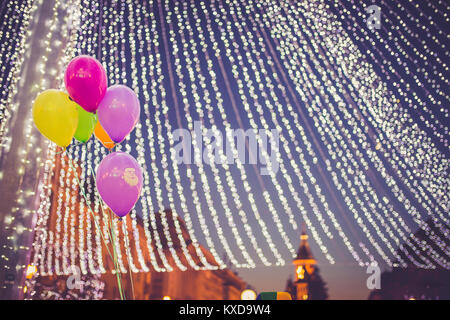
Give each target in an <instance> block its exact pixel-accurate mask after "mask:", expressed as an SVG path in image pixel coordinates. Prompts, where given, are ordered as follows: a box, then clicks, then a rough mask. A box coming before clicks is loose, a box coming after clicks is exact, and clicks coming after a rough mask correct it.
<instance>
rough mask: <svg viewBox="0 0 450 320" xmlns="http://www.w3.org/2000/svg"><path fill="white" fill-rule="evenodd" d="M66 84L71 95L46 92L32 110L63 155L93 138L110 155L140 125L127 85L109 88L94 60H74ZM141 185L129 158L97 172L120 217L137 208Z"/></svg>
mask: <svg viewBox="0 0 450 320" xmlns="http://www.w3.org/2000/svg"><path fill="white" fill-rule="evenodd" d="M64 83H65V87H66V90H67V93H66V92H64V91H60V90H54V89H50V90H46V91H44V92H42V93H40V94H39V95H38V97H37V98H36V100H35V102H34V105H33V120H34V122H35V124H36V127H37V128H38V130H39V131H40V132H41V133H42V134H43V135H44V136H45V137H47V138H48V139H49V140H51V141H53V142H55V143H56V144H57V145H58V146H60V147H62V148H64V150H65V149H66V148H67V147H68V146H69V145H70V144H71V142H72V139H73V138H75V139H76V140H77V141H79V143H82V144H85V143H86V142H87V141H88V140H89V139H90V137H91V136H92V133H94V135H95V136H96V138H97V139H98V140H100V142H101V143H102V144H103V145H104V146H105V147H106V148H107V149H108V150H109V151H111V150H112V149H113V148H114V147H115V146H116V144H118V143H120V142H122V141H123V140H124V139H125V138H126V136H127V135H128V134H129V133H130V132H131V131H132V130H133V129H134V127H135V126H136V124H137V122H138V121H139V116H140V105H139V100H138V98H137V96H136V94H135V93H134V91H133V90H131V89H130V88H128V87H127V86H124V85H113V86H110V87H109V88H108V87H107V86H108V84H107V76H106V72H105V69H104V68H103V66H102V65H101V63H100V62H99V61H98V60H96V59H95V58H93V57H90V56H86V55H82V56H78V57H75V58H74V59H72V61H70V63H69V64H68V66H67V68H66V71H65V75H64ZM142 182H143V177H142V170H141V168H140V166H139V164H138V163H137V161H136V160H135V159H134V158H133V157H132V156H131V155H129V154H127V153H124V152H113V153H110V154H109V155H108V156H106V157H105V158H104V159H103V160H102V161H101V162H100V165H99V166H98V169H97V175H96V184H97V190H98V192H99V194H100V196H101V198H102V199H103V201H104V202H105V203H106V204H107V205H108V207H109V208H110V209H111V211H112V212H114V213H115V214H116V215H117V216H119V217H123V216H125V215H126V214H128V213H129V212H130V210H131V209H132V208H133V207H134V205H135V204H136V202H137V200H138V198H139V195H140V193H141V190H142Z"/></svg>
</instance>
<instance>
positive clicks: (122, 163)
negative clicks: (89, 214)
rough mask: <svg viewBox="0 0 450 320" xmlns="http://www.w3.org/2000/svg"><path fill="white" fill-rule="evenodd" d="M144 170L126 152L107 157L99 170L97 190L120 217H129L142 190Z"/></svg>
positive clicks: (111, 154) (114, 153)
mask: <svg viewBox="0 0 450 320" xmlns="http://www.w3.org/2000/svg"><path fill="white" fill-rule="evenodd" d="M142 182H143V177H142V170H141V167H140V166H139V164H138V163H137V161H136V160H135V159H134V158H133V157H132V156H130V155H129V154H128V153H125V152H113V153H110V154H109V155H107V156H106V157H105V158H104V159H103V160H102V161H101V162H100V165H99V166H98V169H97V177H96V183H97V190H98V192H99V193H100V196H101V197H102V199H103V201H104V202H105V203H106V204H107V205H108V207H109V208H110V209H111V210H112V211H113V212H114V213H115V214H116V215H117V216H119V217H123V216H125V215H127V214H128V213H129V212H130V211H131V209H132V208H133V207H134V205H135V204H136V202H137V200H138V199H139V195H140V194H141V190H142Z"/></svg>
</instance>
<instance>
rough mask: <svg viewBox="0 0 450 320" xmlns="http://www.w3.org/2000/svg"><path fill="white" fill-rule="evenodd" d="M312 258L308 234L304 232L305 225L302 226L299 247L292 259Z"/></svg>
mask: <svg viewBox="0 0 450 320" xmlns="http://www.w3.org/2000/svg"><path fill="white" fill-rule="evenodd" d="M310 259H314V257H313V254H312V252H311V249H310V248H309V243H308V235H307V234H306V228H305V225H303V227H302V235H301V236H300V247H299V248H298V251H297V256H296V257H295V259H294V260H310Z"/></svg>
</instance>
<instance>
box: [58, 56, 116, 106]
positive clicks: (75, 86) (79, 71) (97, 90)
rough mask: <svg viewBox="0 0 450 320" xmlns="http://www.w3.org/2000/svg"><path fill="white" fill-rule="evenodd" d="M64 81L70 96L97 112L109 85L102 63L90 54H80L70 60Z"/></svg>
mask: <svg viewBox="0 0 450 320" xmlns="http://www.w3.org/2000/svg"><path fill="white" fill-rule="evenodd" d="M64 83H65V85H66V89H67V92H68V93H69V96H70V97H71V98H72V99H73V101H75V102H76V103H78V104H79V105H80V106H81V107H82V108H83V109H84V110H86V111H88V112H92V113H95V111H96V110H97V108H98V104H99V103H100V101H102V99H103V97H104V96H105V93H106V88H107V87H108V78H107V77H106V72H105V69H104V68H103V66H102V64H101V63H100V62H99V61H98V60H97V59H95V58H93V57H90V56H84V55H83V56H78V57H75V58H73V59H72V61H70V62H69V64H68V66H67V68H66V73H65V74H64Z"/></svg>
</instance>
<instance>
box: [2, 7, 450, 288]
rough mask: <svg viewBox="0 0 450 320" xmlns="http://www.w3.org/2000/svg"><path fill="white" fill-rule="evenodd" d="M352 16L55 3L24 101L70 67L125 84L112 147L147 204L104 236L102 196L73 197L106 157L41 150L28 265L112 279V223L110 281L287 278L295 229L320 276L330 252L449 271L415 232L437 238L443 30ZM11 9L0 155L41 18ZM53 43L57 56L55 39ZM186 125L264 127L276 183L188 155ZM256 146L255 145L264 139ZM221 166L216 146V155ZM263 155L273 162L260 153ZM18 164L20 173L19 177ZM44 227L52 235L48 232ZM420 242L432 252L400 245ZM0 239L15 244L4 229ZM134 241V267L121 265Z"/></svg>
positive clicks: (415, 14) (438, 11) (394, 17)
mask: <svg viewBox="0 0 450 320" xmlns="http://www.w3.org/2000/svg"><path fill="white" fill-rule="evenodd" d="M366 2H367V3H366ZM366 2H364V3H359V2H357V1H353V0H351V1H346V2H344V1H340V0H330V1H326V0H321V1H316V2H315V3H307V2H298V3H297V2H296V3H292V2H290V1H284V0H283V1H272V0H264V1H251V0H249V1H247V2H245V3H242V2H239V1H234V0H214V1H209V2H207V1H200V2H198V1H185V2H176V3H172V1H165V0H164V1H163V0H156V1H150V2H145V3H141V2H140V1H138V0H134V1H129V2H125V1H114V2H112V3H103V2H102V3H98V2H94V1H90V0H72V1H70V2H69V3H68V4H65V3H64V4H63V3H61V2H59V1H58V2H57V3H56V4H55V7H54V9H53V10H54V11H53V12H52V14H53V17H52V19H51V20H49V21H48V30H49V32H48V33H47V35H46V36H45V37H44V40H43V43H42V44H43V46H45V47H47V48H48V50H47V51H46V55H44V56H43V57H42V59H41V61H40V63H39V64H37V66H36V68H37V70H38V72H39V73H40V75H41V77H40V78H39V80H38V81H37V82H36V89H37V90H43V89H46V88H48V87H49V86H50V84H52V85H53V84H54V86H56V87H62V81H61V80H62V77H61V73H60V70H61V69H63V68H64V67H65V66H66V65H67V63H68V62H69V61H70V59H71V58H73V57H74V56H76V55H81V54H89V55H92V56H96V57H97V58H98V59H99V60H100V61H101V62H102V63H103V65H104V67H105V69H106V70H107V74H108V75H109V79H108V80H109V85H112V84H125V85H128V86H130V87H133V88H134V91H135V93H136V95H137V96H138V97H139V99H140V101H141V106H142V114H141V119H140V120H141V122H140V123H139V124H138V125H137V127H136V130H135V131H134V132H133V133H132V134H131V135H129V136H128V137H127V138H126V139H125V140H124V141H123V142H122V143H120V144H118V145H117V146H116V150H123V151H125V152H129V153H133V154H134V155H135V156H136V158H137V162H138V163H139V165H140V166H141V167H142V168H143V169H144V173H143V187H142V189H143V190H142V197H141V198H140V200H139V202H138V205H137V206H136V208H135V209H133V210H132V211H131V212H130V215H129V217H127V218H126V219H125V220H124V221H122V222H117V221H112V222H111V221H110V220H109V218H108V216H107V215H104V214H102V213H101V212H102V202H101V199H98V198H96V197H95V196H94V197H93V198H92V200H93V201H92V200H91V198H89V199H87V200H86V199H84V198H82V197H80V196H79V192H80V190H79V189H80V188H84V189H85V191H86V192H87V193H88V194H95V190H96V185H95V183H94V180H93V179H92V177H91V176H92V172H94V171H95V170H96V168H97V166H98V165H99V163H100V161H101V160H102V159H103V158H105V157H106V156H107V151H106V149H105V148H104V147H103V146H102V145H101V143H100V142H99V141H97V140H95V139H91V140H90V141H89V142H88V143H87V144H86V145H83V146H75V147H73V148H71V149H70V150H69V151H68V153H67V158H66V157H65V156H63V155H60V154H57V151H56V149H55V148H54V146H50V147H49V149H48V151H47V158H46V159H43V160H42V170H43V175H42V187H41V190H40V197H39V199H40V204H39V209H38V210H37V212H36V217H37V224H36V236H35V241H34V244H33V251H34V255H33V257H32V261H31V264H30V265H32V266H36V268H37V273H39V274H40V275H51V274H57V275H62V274H70V273H72V269H71V268H72V266H74V265H75V266H79V267H80V270H81V273H82V274H97V273H106V272H113V273H114V272H115V270H112V269H110V270H108V268H107V264H106V263H105V262H104V261H103V255H102V253H103V251H102V250H103V246H104V244H103V243H102V239H101V234H100V233H99V232H98V230H97V226H96V225H97V224H98V225H99V226H100V229H101V230H102V232H103V234H107V233H108V230H109V223H111V228H112V231H113V232H114V234H115V235H116V236H117V237H118V238H120V239H123V242H115V251H116V252H117V266H118V269H119V270H120V273H125V272H127V271H128V269H131V271H132V272H148V271H149V270H155V271H173V270H176V269H179V270H188V269H189V268H192V269H194V270H205V269H217V268H225V267H226V261H225V259H223V257H221V254H222V253H224V254H226V256H227V258H228V259H229V261H230V262H231V263H232V264H233V265H234V266H236V267H249V268H251V267H255V266H257V265H258V264H259V263H262V264H263V265H266V266H269V265H283V264H285V263H286V261H287V260H289V259H290V258H291V257H292V256H294V255H295V249H296V248H295V246H296V241H297V237H295V238H294V237H293V235H294V234H296V233H297V232H298V224H299V223H301V222H303V221H304V222H305V223H306V224H307V226H308V230H309V232H310V233H311V236H312V239H314V241H315V243H316V244H317V245H318V247H319V248H320V250H321V252H322V254H323V256H324V257H325V259H327V261H328V262H329V263H336V262H337V261H338V260H339V257H338V256H337V254H335V253H334V252H333V253H332V252H330V250H329V246H330V244H331V243H334V242H339V243H340V244H342V247H343V248H345V254H350V255H351V256H352V257H353V258H354V259H355V261H356V262H357V263H358V264H359V265H367V264H369V263H371V262H372V261H374V260H377V259H381V260H383V261H384V262H385V263H386V264H388V265H393V264H394V263H397V264H400V265H406V264H408V263H410V262H411V263H413V264H415V265H417V266H420V267H426V268H432V267H434V266H435V265H439V266H441V267H445V268H448V267H449V263H448V257H445V256H442V255H441V254H440V253H439V252H444V253H445V254H448V253H449V250H448V247H447V246H446V242H445V241H443V239H440V238H439V236H438V235H437V234H436V233H435V232H434V231H433V230H432V228H430V226H429V225H428V223H427V220H428V219H430V220H431V221H432V222H433V223H435V224H436V225H437V227H438V228H439V230H440V231H442V232H443V233H444V234H445V235H448V234H449V232H448V227H446V226H448V224H449V219H448V214H447V213H448V209H449V208H448V200H449V199H448V192H447V190H446V187H447V184H448V183H447V179H448V178H447V176H448V173H447V171H448V159H447V156H446V153H445V152H444V151H443V148H442V147H444V148H447V147H448V126H447V124H446V123H445V121H443V120H442V119H446V118H448V108H445V107H444V104H445V102H446V101H447V100H448V94H447V93H446V92H445V90H444V85H445V81H446V80H445V74H446V73H445V72H447V71H448V66H447V64H446V62H445V61H443V60H442V58H441V57H442V55H443V54H445V49H446V48H445V44H444V43H442V41H441V40H440V39H442V35H443V33H444V30H443V29H442V27H441V26H440V25H438V24H437V23H436V22H435V21H434V20H433V19H432V18H433V16H434V15H436V16H439V18H440V19H444V20H446V21H448V17H447V15H446V12H445V10H444V9H443V8H445V4H444V3H443V1H441V0H438V1H437V3H417V4H416V3H413V2H411V4H409V5H407V6H405V8H404V9H403V7H402V6H401V4H392V3H389V2H388V1H381V2H380V6H381V8H382V14H384V15H385V17H386V19H384V20H383V21H382V23H381V28H380V29H379V30H369V29H368V28H367V27H366V25H365V18H364V17H365V11H364V9H365V7H366V6H367V5H368V4H369V2H368V1H366ZM13 4H14V5H17V10H18V12H19V17H20V19H21V20H20V23H16V22H13V21H12V20H8V21H7V23H6V24H4V25H2V27H1V28H0V38H2V39H3V38H5V39H7V41H5V42H4V44H3V45H2V46H1V47H0V57H2V58H4V57H6V56H7V54H8V53H9V52H10V51H11V46H13V45H14V43H17V48H16V50H15V52H14V55H13V58H12V61H14V63H13V64H12V65H10V66H9V67H8V68H2V69H1V70H0V71H1V72H0V83H1V84H2V85H3V87H8V90H9V91H8V92H9V93H8V92H7V93H5V96H3V95H2V97H1V101H0V116H1V117H2V122H1V125H0V141H1V146H0V154H2V153H3V152H5V151H8V134H9V131H8V130H9V128H8V127H7V126H6V125H5V123H6V122H7V121H3V120H4V119H8V118H9V117H11V116H12V115H13V114H14V112H15V111H16V110H17V106H16V105H14V103H13V100H12V97H13V96H14V90H16V89H15V86H16V85H17V83H18V81H19V79H18V71H19V69H20V62H21V61H23V59H25V58H26V57H25V54H24V53H25V51H26V50H27V49H29V45H28V44H27V34H26V30H27V26H28V24H29V23H30V21H29V20H30V17H31V16H32V14H33V12H34V11H35V10H36V8H37V6H38V4H36V3H34V4H31V2H20V1H13V2H11V3H8V4H6V5H5V6H4V7H3V9H2V10H4V12H7V13H12V10H13V9H12V8H13ZM59 9H67V10H69V9H70V12H71V14H70V15H68V17H67V19H65V22H64V26H62V27H61V28H59V29H58V27H57V24H56V23H55V22H56V21H58V10H59ZM429 14H431V15H430V16H428V15H429ZM339 16H340V17H341V18H339ZM60 32H61V34H62V35H63V36H64V37H65V38H66V39H67V43H62V42H60V40H59V42H58V41H57V39H56V38H58V34H59V33H60ZM422 33H423V34H422ZM13 34H14V35H15V36H16V39H13V38H12V37H11V35H13ZM349 35H353V36H349ZM417 44H420V48H419V47H418V46H417ZM61 45H64V46H65V49H64V51H63V57H62V58H61V61H60V62H59V63H58V66H57V68H51V70H49V69H48V68H47V66H48V65H50V63H51V61H49V58H48V57H49V56H50V54H51V52H52V50H55V48H57V47H59V46H61ZM416 64H417V65H418V67H417V68H416ZM374 66H377V67H376V68H375V67H374ZM444 71H445V72H444ZM405 74H406V75H408V78H406V77H405V76H404V75H405ZM197 121H199V123H201V124H202V126H203V127H211V128H212V129H211V130H213V131H214V132H215V133H217V134H221V130H227V129H231V128H232V126H233V125H236V123H237V126H238V127H240V128H241V129H244V128H245V127H246V126H247V127H248V128H250V129H253V130H258V129H264V130H265V131H266V132H270V130H271V129H276V130H277V131H278V132H279V140H280V148H279V153H277V155H276V160H277V163H278V165H279V168H277V169H279V171H278V172H276V171H275V170H274V169H273V168H271V167H270V166H268V167H267V172H268V174H267V175H266V176H264V177H262V176H261V175H259V173H258V172H257V167H256V165H248V166H247V165H245V164H243V163H241V162H240V160H239V157H238V150H237V148H235V147H233V146H232V147H231V153H232V154H233V157H234V158H235V160H236V165H235V166H231V165H230V164H228V163H226V161H225V162H222V163H220V164H219V163H215V161H214V160H215V158H214V157H215V155H213V154H212V145H211V143H210V142H211V141H208V139H206V138H205V140H204V141H202V143H205V144H206V148H205V150H206V151H205V153H204V154H200V152H203V151H201V150H202V149H201V148H202V146H199V145H197V143H198V142H197V141H198V139H197V138H199V137H197V136H196V134H197V133H196V132H195V130H194V129H195V126H196V123H198V122H197ZM183 127H185V129H187V130H188V131H190V132H193V137H192V140H193V151H194V152H193V154H194V159H197V160H198V159H200V161H199V162H195V164H187V165H178V164H177V163H176V161H175V158H174V156H173V154H172V153H171V147H172V146H173V145H174V143H175V141H174V136H173V134H172V133H173V132H174V129H178V128H180V129H182V128H183ZM31 129H32V123H31V121H30V122H29V123H27V126H26V128H25V131H24V133H25V134H26V135H27V136H28V137H29V138H30V139H32V137H31ZM204 130H206V129H204ZM222 133H223V132H222ZM202 134H203V135H204V133H202ZM227 138H228V137H225V140H224V141H226V139H227ZM256 141H257V142H258V144H262V140H261V137H257V138H256ZM220 147H224V145H221V146H220ZM20 152H23V153H24V155H31V154H32V153H31V151H30V149H27V150H21V151H20ZM203 156H205V157H204V161H205V162H208V164H206V163H203ZM226 156H227V154H226V153H225V151H224V150H223V149H222V150H221V151H220V152H219V154H218V157H219V158H222V159H225V158H226ZM259 156H260V157H261V159H263V160H265V162H266V163H268V162H269V159H270V157H269V154H268V151H267V150H261V152H260V155H259ZM24 159H25V160H24V161H23V162H22V163H21V164H20V165H19V167H18V168H17V170H18V174H19V175H23V174H25V172H26V171H25V170H26V165H27V162H26V161H27V160H26V157H24ZM56 161H58V166H55V162H56ZM69 161H74V163H75V164H76V165H75V167H76V168H72V167H71V166H70V163H69ZM0 177H1V172H0ZM56 178H57V179H56ZM77 178H78V179H79V180H80V182H79V184H80V185H78V184H77V181H76V179H77ZM27 198H28V190H19V191H18V194H17V203H18V207H17V208H16V209H15V210H16V211H17V210H19V209H18V208H20V206H21V204H24V203H26V199H27ZM52 198H53V199H55V200H54V201H53V203H52V202H51V200H50V199H52ZM167 206H169V207H170V208H171V211H172V215H171V216H169V215H168V214H167V212H166V211H165V209H166V207H167ZM91 211H93V212H95V213H96V215H95V216H92V215H91ZM403 212H406V214H403ZM52 214H56V215H57V218H56V220H55V227H54V229H52V230H47V225H48V222H49V220H50V216H51V215H52ZM156 214H159V216H158V217H157V216H156ZM178 217H183V219H184V221H185V225H186V228H187V231H188V234H189V237H190V240H192V242H189V243H188V242H187V241H186V239H185V236H184V234H183V232H184V230H182V226H181V224H180V222H179V220H178ZM139 218H142V219H139ZM157 220H159V221H160V224H161V226H162V229H161V231H162V232H161V233H160V232H159V231H158V227H159V226H158V223H157ZM138 221H142V225H143V228H138V223H139V222H138ZM172 224H173V228H174V230H173V232H172V230H169V229H170V227H171V225H172ZM416 227H419V228H420V229H422V230H423V231H424V232H425V233H426V234H427V236H429V238H430V239H431V241H432V242H433V244H435V245H436V246H437V247H438V248H439V249H438V250H436V249H435V248H434V245H433V246H431V245H430V244H426V243H425V244H424V243H422V241H421V240H420V239H418V238H417V237H416V236H414V235H413V233H414V229H415V228H416ZM8 228H10V229H9V230H14V232H22V233H23V232H28V231H27V230H26V229H23V228H21V227H20V226H19V225H18V224H17V225H15V223H14V220H11V221H10V224H8ZM24 230H25V231H24ZM161 235H162V236H163V237H164V238H165V239H161ZM106 241H107V243H109V244H111V243H110V242H109V241H110V239H107V240H106ZM201 241H204V242H205V245H206V247H207V249H208V250H209V251H210V252H211V254H212V256H213V257H214V260H215V262H216V263H211V261H210V260H209V259H208V258H207V256H206V255H205V254H204V252H203V251H202V248H201V246H200V242H201ZM130 242H132V243H133V244H132V246H131V247H132V248H133V252H130V251H131V250H123V249H124V248H125V249H130V248H126V245H125V244H126V243H130ZM163 243H164V246H166V247H163ZM175 243H177V244H179V245H180V249H179V250H178V249H176V248H175ZM399 243H403V245H401V246H400V247H399ZM189 246H192V247H191V248H189ZM11 248H13V246H11ZM11 250H12V249H11ZM438 251H439V252H438ZM411 252H412V254H411ZM403 257H406V259H405V258H403ZM5 265H7V264H5ZM8 267H9V266H8ZM25 268H26V266H23V269H24V270H25ZM27 288H30V287H29V286H27ZM27 290H28V289H27Z"/></svg>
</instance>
